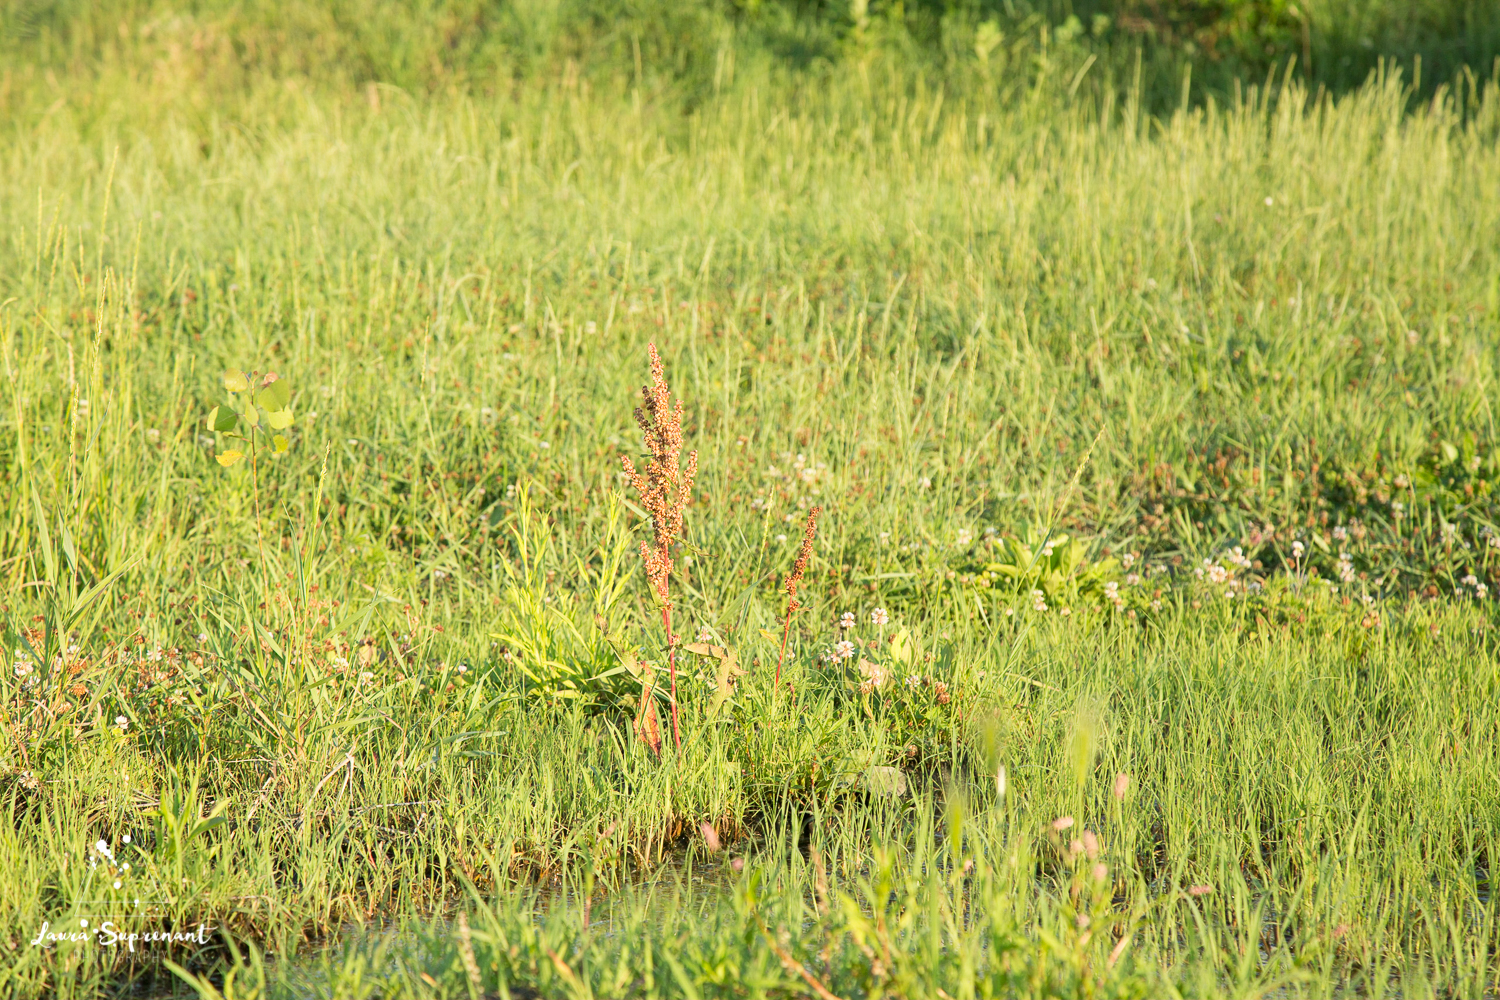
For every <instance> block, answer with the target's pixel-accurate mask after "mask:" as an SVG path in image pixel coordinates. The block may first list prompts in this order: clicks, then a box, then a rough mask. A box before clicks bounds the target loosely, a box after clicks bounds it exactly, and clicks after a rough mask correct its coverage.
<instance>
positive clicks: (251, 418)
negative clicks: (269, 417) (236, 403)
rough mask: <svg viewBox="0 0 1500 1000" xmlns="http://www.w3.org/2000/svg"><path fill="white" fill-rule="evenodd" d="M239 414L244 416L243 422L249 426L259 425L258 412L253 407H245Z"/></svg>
mask: <svg viewBox="0 0 1500 1000" xmlns="http://www.w3.org/2000/svg"><path fill="white" fill-rule="evenodd" d="M240 416H242V417H244V418H245V423H247V424H249V425H250V426H251V427H259V426H260V414H259V413H257V412H256V409H255V407H253V406H247V407H245V412H244V413H241V414H240Z"/></svg>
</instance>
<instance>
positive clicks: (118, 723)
mask: <svg viewBox="0 0 1500 1000" xmlns="http://www.w3.org/2000/svg"><path fill="white" fill-rule="evenodd" d="M115 728H116V729H118V730H119V731H120V732H122V733H123V732H124V731H125V730H127V729H129V728H130V720H129V719H127V718H126V717H125V716H123V715H117V716H115Z"/></svg>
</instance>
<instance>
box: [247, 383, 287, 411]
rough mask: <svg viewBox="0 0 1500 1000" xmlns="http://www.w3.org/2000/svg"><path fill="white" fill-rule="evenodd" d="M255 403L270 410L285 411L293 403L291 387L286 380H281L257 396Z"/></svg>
mask: <svg viewBox="0 0 1500 1000" xmlns="http://www.w3.org/2000/svg"><path fill="white" fill-rule="evenodd" d="M255 401H256V402H257V403H259V404H260V405H261V406H263V407H265V408H266V409H268V410H284V409H286V404H287V403H290V402H291V401H292V389H291V386H289V385H287V384H286V379H283V378H279V379H277V380H276V381H274V382H272V383H271V384H270V385H268V386H266V387H265V388H264V389H262V390H261V391H260V392H258V393H256V394H255Z"/></svg>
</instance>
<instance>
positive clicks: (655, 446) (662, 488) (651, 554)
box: [621, 344, 698, 750]
mask: <svg viewBox="0 0 1500 1000" xmlns="http://www.w3.org/2000/svg"><path fill="white" fill-rule="evenodd" d="M650 354H651V384H650V385H643V386H641V401H642V405H641V406H638V407H636V410H635V422H636V423H637V424H639V425H640V427H641V432H642V433H643V434H644V435H645V438H646V452H647V455H648V456H649V457H648V458H647V459H646V471H645V472H644V473H642V472H638V471H636V467H635V463H634V462H632V461H631V460H630V456H628V455H624V456H621V461H622V463H623V464H624V466H625V475H626V476H628V477H629V478H630V482H631V485H633V486H634V487H635V489H636V492H637V493H639V494H640V495H641V506H642V507H644V508H645V510H646V513H647V514H649V515H650V516H651V541H649V542H642V543H641V562H642V563H643V564H644V565H645V568H646V580H647V582H648V583H650V585H651V591H652V593H653V594H655V595H656V601H657V604H658V605H659V606H660V607H661V624H662V628H663V629H664V630H665V631H666V633H667V671H668V673H669V675H670V677H671V691H672V742H673V744H674V745H675V746H676V748H677V749H678V750H681V749H682V732H681V730H680V728H679V726H678V722H677V645H678V639H679V637H678V636H675V635H673V634H672V599H671V595H670V592H669V583H670V580H671V576H672V542H673V541H675V540H676V539H677V538H678V537H680V536H681V534H682V515H683V511H685V510H686V509H687V505H688V503H689V501H691V500H692V496H693V479H694V478H695V477H696V476H697V475H698V453H697V452H696V451H694V452H689V453H688V460H687V467H686V468H681V467H679V464H678V458H679V456H680V455H681V454H682V402H681V401H680V400H679V401H678V402H677V405H676V406H673V405H672V402H671V390H670V389H668V387H667V379H666V368H665V366H664V365H663V364H662V361H661V355H660V354H658V353H657V352H656V345H655V344H651V345H650Z"/></svg>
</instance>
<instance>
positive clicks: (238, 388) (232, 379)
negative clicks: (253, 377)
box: [224, 371, 250, 392]
mask: <svg viewBox="0 0 1500 1000" xmlns="http://www.w3.org/2000/svg"><path fill="white" fill-rule="evenodd" d="M224 388H226V389H228V390H229V391H230V392H245V391H247V390H249V388H250V380H249V379H247V378H245V373H244V372H236V371H227V372H225V373H224Z"/></svg>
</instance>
